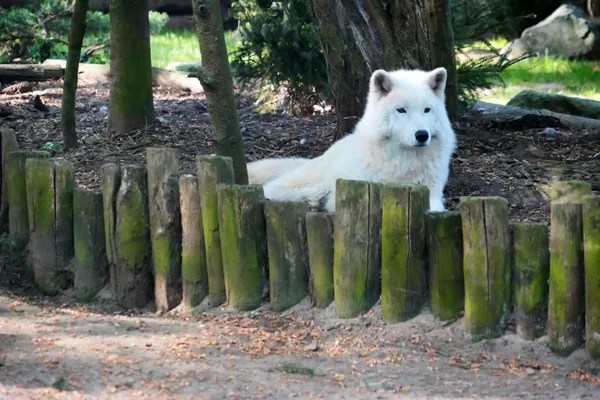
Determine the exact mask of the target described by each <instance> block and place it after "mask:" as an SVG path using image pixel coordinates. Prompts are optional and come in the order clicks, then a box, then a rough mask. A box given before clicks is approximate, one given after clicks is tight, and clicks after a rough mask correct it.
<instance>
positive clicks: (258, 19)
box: [231, 0, 330, 113]
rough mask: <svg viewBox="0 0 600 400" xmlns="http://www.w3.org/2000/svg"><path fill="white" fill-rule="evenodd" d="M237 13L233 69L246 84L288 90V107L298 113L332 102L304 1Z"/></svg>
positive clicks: (253, 5)
mask: <svg viewBox="0 0 600 400" xmlns="http://www.w3.org/2000/svg"><path fill="white" fill-rule="evenodd" d="M233 13H234V15H235V17H236V18H237V19H239V21H240V27H239V30H240V34H241V43H240V46H239V48H238V49H237V50H236V51H235V52H234V53H233V60H232V63H231V64H232V70H233V71H234V73H235V75H236V77H237V78H238V79H239V80H240V81H241V82H242V83H246V82H249V81H251V80H254V79H260V78H266V79H267V80H269V81H270V82H271V83H272V84H274V86H275V87H280V86H285V87H286V89H287V96H286V100H287V101H288V104H287V106H288V108H289V109H291V110H295V112H296V113H297V112H302V111H301V110H303V109H304V108H305V107H307V106H308V107H310V106H312V105H313V104H318V103H320V102H321V101H322V100H323V99H326V100H330V94H329V91H328V89H327V88H328V84H327V65H326V63H325V57H324V56H323V52H322V49H321V45H320V43H319V39H318V36H317V34H316V32H315V27H314V24H313V22H312V16H311V15H310V10H309V8H308V4H307V2H306V0H284V1H281V2H272V1H269V0H259V1H257V0H240V1H238V2H236V3H234V8H233Z"/></svg>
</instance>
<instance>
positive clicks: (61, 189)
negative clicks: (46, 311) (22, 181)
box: [25, 158, 75, 296]
mask: <svg viewBox="0 0 600 400" xmlns="http://www.w3.org/2000/svg"><path fill="white" fill-rule="evenodd" d="M25 169H26V187H27V209H28V220H29V237H30V239H29V260H30V263H31V266H32V270H33V277H34V281H35V284H36V286H37V287H38V288H39V289H40V290H41V292H42V293H44V294H46V295H50V296H53V295H56V294H58V293H59V292H60V291H61V290H64V289H66V288H67V287H69V286H70V285H71V284H72V283H73V282H72V272H71V270H70V265H69V264H70V262H71V259H72V258H73V255H74V248H73V190H74V189H75V169H74V168H73V165H72V164H71V163H70V162H68V161H66V160H64V159H39V158H29V159H27V160H26V162H25Z"/></svg>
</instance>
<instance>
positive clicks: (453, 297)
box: [426, 211, 464, 320]
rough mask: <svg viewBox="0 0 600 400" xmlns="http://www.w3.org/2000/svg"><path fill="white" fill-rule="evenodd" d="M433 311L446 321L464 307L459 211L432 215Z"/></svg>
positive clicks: (429, 231) (429, 224) (429, 218)
mask: <svg viewBox="0 0 600 400" xmlns="http://www.w3.org/2000/svg"><path fill="white" fill-rule="evenodd" d="M426 221H427V236H428V251H429V290H430V299H431V301H430V302H431V310H432V312H433V314H434V315H435V316H436V317H437V318H440V319H442V320H448V319H454V318H457V317H458V315H459V314H460V312H461V310H462V308H463V305H464V279H463V243H462V238H463V235H462V227H461V217H460V213H459V212H455V211H444V212H431V213H428V215H427V218H426Z"/></svg>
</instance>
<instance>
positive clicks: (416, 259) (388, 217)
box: [381, 184, 429, 322]
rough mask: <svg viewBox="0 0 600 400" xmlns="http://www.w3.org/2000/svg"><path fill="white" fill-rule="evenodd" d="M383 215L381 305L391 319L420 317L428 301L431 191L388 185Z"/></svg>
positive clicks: (417, 187) (385, 189)
mask: <svg viewBox="0 0 600 400" xmlns="http://www.w3.org/2000/svg"><path fill="white" fill-rule="evenodd" d="M381 197H382V199H383V200H382V202H383V205H382V217H381V306H382V309H383V316H384V318H385V319H386V320H387V321H388V322H400V321H406V320H408V319H410V318H413V317H414V316H416V315H417V314H418V313H419V312H420V311H421V308H422V307H423V304H424V303H425V300H426V296H427V294H426V288H427V270H426V265H427V237H426V234H425V212H426V210H427V209H428V208H429V190H428V189H427V187H425V186H417V185H401V186H400V185H391V184H388V185H384V186H383V188H382V194H381Z"/></svg>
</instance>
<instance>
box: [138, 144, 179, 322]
mask: <svg viewBox="0 0 600 400" xmlns="http://www.w3.org/2000/svg"><path fill="white" fill-rule="evenodd" d="M146 159H147V165H148V167H147V168H148V199H149V208H148V209H149V216H150V235H151V239H152V257H153V261H154V262H153V265H154V280H155V282H154V292H155V293H154V297H155V300H156V308H157V309H158V310H161V311H170V310H172V309H173V308H175V307H177V306H178V305H179V303H180V302H181V297H182V290H181V210H180V204H179V177H178V174H179V152H178V151H177V150H176V149H169V148H148V149H147V153H146Z"/></svg>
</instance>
